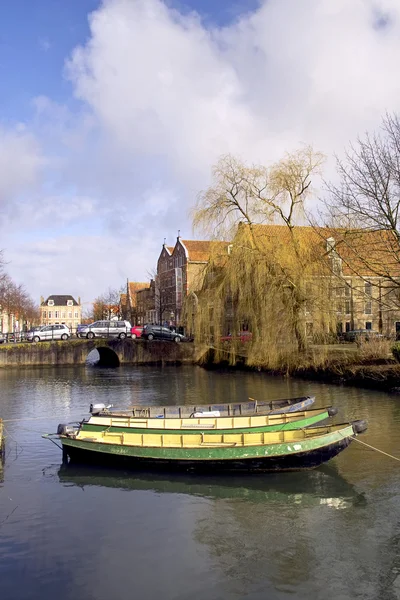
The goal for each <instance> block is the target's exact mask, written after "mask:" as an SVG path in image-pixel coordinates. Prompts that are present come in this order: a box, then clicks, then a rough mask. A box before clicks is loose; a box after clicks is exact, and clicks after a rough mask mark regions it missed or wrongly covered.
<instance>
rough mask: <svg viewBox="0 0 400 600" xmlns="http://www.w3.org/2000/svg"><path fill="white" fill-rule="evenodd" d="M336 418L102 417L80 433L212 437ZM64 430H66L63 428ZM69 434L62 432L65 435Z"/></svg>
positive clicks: (313, 414)
mask: <svg viewBox="0 0 400 600" xmlns="http://www.w3.org/2000/svg"><path fill="white" fill-rule="evenodd" d="M336 414H337V409H336V408H333V407H331V406H329V407H326V408H314V409H309V410H304V411H297V412H289V413H282V414H267V415H246V416H241V417H213V416H207V417H192V418H187V419H172V418H171V419H154V418H151V419H148V418H141V417H131V416H127V417H121V416H116V417H115V416H113V415H112V414H111V415H108V416H105V415H104V416H101V417H98V416H96V415H91V416H90V417H89V419H85V420H84V421H82V422H81V423H80V429H81V431H85V432H91V431H111V432H113V433H126V432H130V433H143V432H144V431H146V430H147V431H151V433H159V434H161V433H165V432H166V431H167V432H168V433H179V434H180V433H184V434H198V433H199V432H207V433H211V434H218V435H221V434H224V433H225V434H226V433H231V432H232V431H235V433H248V432H250V431H251V432H253V433H256V432H262V431H286V430H289V429H297V428H300V427H310V426H311V425H315V424H316V423H320V422H321V421H324V420H325V419H328V418H329V417H332V416H334V415H336ZM62 427H63V426H62ZM64 427H65V426H64ZM66 427H68V426H66ZM64 431H65V432H66V431H67V430H65V429H64V430H62V429H61V430H59V431H58V433H64Z"/></svg>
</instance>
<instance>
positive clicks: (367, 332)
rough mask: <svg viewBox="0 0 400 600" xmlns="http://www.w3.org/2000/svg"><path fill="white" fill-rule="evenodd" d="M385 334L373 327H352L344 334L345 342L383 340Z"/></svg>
mask: <svg viewBox="0 0 400 600" xmlns="http://www.w3.org/2000/svg"><path fill="white" fill-rule="evenodd" d="M383 339H384V336H383V335H382V334H381V333H379V332H378V331H374V330H373V329H352V330H350V331H346V332H345V333H344V334H343V340H344V341H345V342H361V341H365V342H369V341H371V340H383Z"/></svg>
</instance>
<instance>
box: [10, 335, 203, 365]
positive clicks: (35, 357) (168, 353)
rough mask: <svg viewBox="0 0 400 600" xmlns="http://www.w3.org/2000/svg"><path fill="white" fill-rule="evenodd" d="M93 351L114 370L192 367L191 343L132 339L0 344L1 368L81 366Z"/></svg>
mask: <svg viewBox="0 0 400 600" xmlns="http://www.w3.org/2000/svg"><path fill="white" fill-rule="evenodd" d="M94 348H97V349H98V350H99V353H100V358H101V362H102V364H103V365H106V364H109V365H110V366H116V365H117V364H118V363H119V364H127V365H129V364H130V365H151V364H184V363H187V364H193V363H194V362H195V352H196V351H195V348H194V344H192V343H183V344H176V343H173V342H159V341H156V342H155V341H152V342H147V341H144V340H131V339H125V340H111V339H110V340H107V339H94V340H68V341H65V342H61V341H60V342H38V343H25V344H2V345H0V367H18V366H40V365H84V364H85V362H86V359H87V357H88V355H89V353H90V351H91V350H93V349H94ZM116 357H118V360H117V359H116ZM113 361H114V362H113ZM112 363H113V364H112Z"/></svg>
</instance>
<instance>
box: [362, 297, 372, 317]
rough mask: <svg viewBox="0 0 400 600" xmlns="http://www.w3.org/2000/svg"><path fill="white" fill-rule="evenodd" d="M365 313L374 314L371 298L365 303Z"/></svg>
mask: <svg viewBox="0 0 400 600" xmlns="http://www.w3.org/2000/svg"><path fill="white" fill-rule="evenodd" d="M364 314H365V315H372V302H371V300H369V301H368V302H366V303H365V305H364Z"/></svg>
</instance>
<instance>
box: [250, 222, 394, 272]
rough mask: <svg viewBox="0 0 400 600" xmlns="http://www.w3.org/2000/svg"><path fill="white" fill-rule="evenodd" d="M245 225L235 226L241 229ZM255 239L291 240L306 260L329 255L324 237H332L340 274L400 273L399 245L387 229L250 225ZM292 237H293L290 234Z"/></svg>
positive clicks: (284, 243) (280, 244)
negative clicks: (305, 255) (306, 252)
mask: <svg viewBox="0 0 400 600" xmlns="http://www.w3.org/2000/svg"><path fill="white" fill-rule="evenodd" d="M245 228H248V226H242V227H239V230H238V235H239V236H240V232H241V231H242V232H245V231H246V230H245ZM253 233H254V237H255V239H256V241H258V243H260V242H261V244H262V245H264V247H265V248H268V247H271V243H272V248H284V247H285V248H289V247H290V244H291V243H292V240H294V241H295V242H296V243H297V244H299V247H300V248H303V249H304V250H307V251H308V252H309V253H310V259H312V256H313V255H314V257H315V259H321V257H324V256H327V257H328V255H329V252H328V248H327V240H328V239H329V238H333V240H334V242H333V243H334V250H335V251H336V253H337V255H338V257H339V258H341V259H342V270H343V275H348V276H349V275H361V276H363V277H372V276H374V275H377V274H379V275H381V276H388V277H398V276H400V245H399V243H398V241H397V239H396V238H395V236H394V235H393V233H392V232H391V231H388V230H377V231H367V230H358V229H351V230H346V229H341V228H333V227H311V226H295V227H294V228H293V230H292V233H291V232H290V230H289V228H288V227H287V226H286V225H254V226H253ZM291 236H293V237H291Z"/></svg>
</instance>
